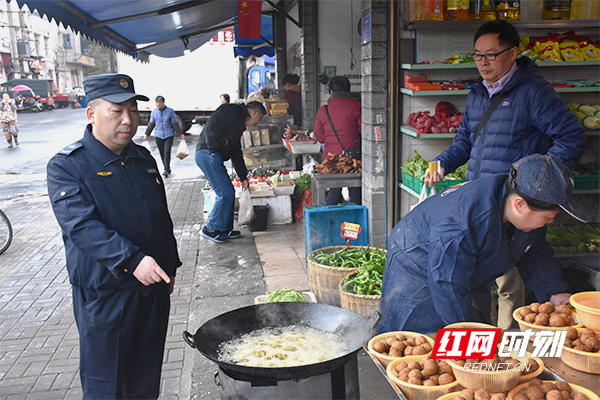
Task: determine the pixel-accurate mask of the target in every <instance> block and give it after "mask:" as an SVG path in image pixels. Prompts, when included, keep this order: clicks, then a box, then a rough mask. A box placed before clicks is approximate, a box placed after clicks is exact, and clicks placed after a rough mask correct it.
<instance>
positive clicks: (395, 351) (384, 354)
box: [367, 331, 434, 368]
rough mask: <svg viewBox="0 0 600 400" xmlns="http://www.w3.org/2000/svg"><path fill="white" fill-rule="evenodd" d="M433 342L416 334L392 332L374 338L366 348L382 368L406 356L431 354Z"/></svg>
mask: <svg viewBox="0 0 600 400" xmlns="http://www.w3.org/2000/svg"><path fill="white" fill-rule="evenodd" d="M433 344H434V341H433V339H432V338H430V337H428V336H425V335H423V334H421V333H417V332H408V331H393V332H386V333H382V334H380V335H377V336H374V337H373V338H371V340H369V343H368V344H367V348H368V349H369V353H371V354H372V355H373V356H374V357H375V358H377V359H378V360H379V362H380V363H381V365H383V367H384V368H385V367H387V366H388V364H389V363H391V362H392V361H394V360H396V359H398V358H401V357H406V356H412V355H415V356H421V357H422V356H425V355H429V354H431V350H432V349H433Z"/></svg>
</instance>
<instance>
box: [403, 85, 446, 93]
mask: <svg viewBox="0 0 600 400" xmlns="http://www.w3.org/2000/svg"><path fill="white" fill-rule="evenodd" d="M411 90H414V91H415V92H418V91H420V90H442V87H441V86H440V85H436V84H434V83H415V84H413V85H412V89H411Z"/></svg>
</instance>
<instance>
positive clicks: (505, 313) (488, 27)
mask: <svg viewBox="0 0 600 400" xmlns="http://www.w3.org/2000/svg"><path fill="white" fill-rule="evenodd" d="M519 41H520V37H519V32H517V30H516V29H515V28H514V27H513V26H512V25H511V24H510V23H508V22H506V21H503V20H498V21H491V22H488V23H486V24H484V25H482V26H481V28H479V30H478V31H477V32H476V33H475V38H474V43H475V50H474V54H473V58H474V59H475V64H476V65H477V69H478V70H479V73H480V75H481V80H480V81H479V84H478V85H477V86H475V87H474V88H473V89H472V90H471V93H469V95H468V97H467V101H466V103H465V112H464V114H463V120H462V123H461V125H460V127H459V128H458V133H457V135H456V137H455V138H454V141H453V142H452V144H451V145H450V146H449V147H448V148H447V149H446V150H445V151H444V152H443V153H442V154H440V155H439V156H438V157H437V158H435V161H440V162H441V173H440V174H438V173H436V174H435V176H434V177H433V178H432V177H427V178H426V179H425V184H426V185H427V186H432V185H433V184H434V182H440V181H441V180H442V179H443V177H444V174H445V173H450V172H452V171H454V170H455V169H456V168H457V167H459V166H461V165H463V164H464V163H465V162H467V161H469V171H468V173H467V180H473V179H478V178H481V177H483V176H486V175H493V174H498V173H506V172H508V170H509V169H510V166H511V164H512V163H513V162H515V161H516V160H519V159H520V158H522V157H524V156H527V155H530V154H535V153H540V154H547V155H549V156H552V157H554V158H556V159H558V160H559V161H561V162H562V163H563V164H565V165H566V166H567V167H572V166H573V164H575V163H576V162H577V161H578V160H579V158H580V157H581V156H582V155H583V152H584V143H585V134H584V132H583V127H582V125H581V124H580V123H579V122H578V121H577V118H576V117H575V115H574V114H573V113H571V112H570V111H569V108H568V107H567V105H566V104H565V103H564V102H563V101H562V100H561V98H560V96H559V95H558V93H556V91H555V90H554V88H553V87H552V85H550V84H549V83H548V82H546V81H545V80H544V78H542V76H541V75H540V73H539V69H538V66H537V65H536V64H535V63H534V62H532V61H531V60H529V59H528V58H527V57H523V58H520V59H518V60H517V59H516V58H517V55H518V53H519ZM506 93H508V94H507V95H506V97H505V98H504V99H503V100H502V101H501V103H500V104H499V105H498V107H497V108H496V109H495V110H494V111H493V113H492V114H491V116H490V118H489V120H488V121H487V123H485V125H484V126H483V127H482V129H481V132H480V134H479V135H476V132H477V128H478V125H479V123H480V121H481V120H482V119H483V117H484V115H485V113H486V111H487V109H488V107H489V106H490V102H491V100H492V99H493V98H494V97H497V96H502V95H503V94H506ZM497 283H498V294H499V310H498V326H499V327H501V328H504V329H509V328H510V327H511V325H513V323H514V321H513V319H512V311H513V310H514V309H515V308H517V307H519V306H522V305H523V304H524V302H525V287H524V285H523V281H522V280H521V277H520V276H519V274H518V272H517V271H516V269H514V268H513V269H512V270H511V271H509V272H508V273H507V274H506V275H505V276H503V277H501V278H499V279H498V281H497Z"/></svg>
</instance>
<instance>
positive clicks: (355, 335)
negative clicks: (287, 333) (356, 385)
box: [183, 303, 379, 381]
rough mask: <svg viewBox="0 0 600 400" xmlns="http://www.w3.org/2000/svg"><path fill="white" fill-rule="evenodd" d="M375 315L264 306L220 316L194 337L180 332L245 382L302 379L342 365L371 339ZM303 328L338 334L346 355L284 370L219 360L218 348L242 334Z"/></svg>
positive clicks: (286, 305) (307, 306)
mask: <svg viewBox="0 0 600 400" xmlns="http://www.w3.org/2000/svg"><path fill="white" fill-rule="evenodd" d="M378 319H379V315H378V314H377V315H375V316H373V317H371V318H366V317H364V316H362V315H359V314H356V313H354V312H352V311H349V310H346V309H343V308H339V307H335V306H330V305H326V304H317V303H268V304H259V305H254V306H249V307H243V308H238V309H236V310H233V311H230V312H227V313H225V314H221V315H219V316H217V317H215V318H213V319H211V320H209V321H207V322H206V323H204V325H202V326H201V327H200V328H199V329H198V330H197V331H196V334H195V335H192V334H190V333H189V332H187V331H184V332H183V338H184V339H185V341H186V342H187V343H188V344H189V345H190V346H191V347H193V348H197V349H198V351H200V353H202V355H204V356H205V357H207V358H208V359H210V360H212V361H214V362H216V363H217V364H218V365H219V366H220V367H221V368H222V369H223V370H225V371H227V372H230V373H233V374H234V376H235V377H237V378H238V379H242V380H248V381H260V380H264V381H269V380H273V379H275V380H290V379H304V378H308V377H310V376H314V375H320V374H324V373H328V372H332V371H334V370H336V369H338V368H339V367H341V366H342V365H344V364H346V363H347V362H348V361H349V360H350V358H351V357H352V356H353V355H354V353H356V352H357V351H358V350H359V349H360V348H361V347H362V345H363V343H364V342H365V341H367V340H368V339H369V338H371V336H373V328H374V326H375V324H376V323H377V320H378ZM290 325H299V326H307V327H312V328H316V329H321V330H323V331H326V332H333V333H336V334H338V335H339V336H340V337H341V338H342V339H343V341H344V342H345V343H346V344H347V347H348V353H347V354H345V355H343V356H341V357H338V358H336V359H333V360H329V361H324V362H321V363H317V364H310V365H302V366H298V367H285V368H262V367H246V366H243V365H236V364H230V363H227V362H224V361H220V360H219V345H220V344H221V343H223V342H226V341H228V340H230V339H233V338H238V337H240V336H241V335H243V334H245V333H249V332H252V331H255V330H257V329H262V328H271V327H286V326H290Z"/></svg>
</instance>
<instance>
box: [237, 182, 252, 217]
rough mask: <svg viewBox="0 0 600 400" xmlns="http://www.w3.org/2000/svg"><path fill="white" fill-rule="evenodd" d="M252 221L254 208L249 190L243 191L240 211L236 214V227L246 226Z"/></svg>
mask: <svg viewBox="0 0 600 400" xmlns="http://www.w3.org/2000/svg"><path fill="white" fill-rule="evenodd" d="M252 219H254V206H253V205H252V197H251V196H250V190H248V189H243V190H242V195H241V196H240V210H239V212H238V225H248V224H249V223H250V222H252Z"/></svg>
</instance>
